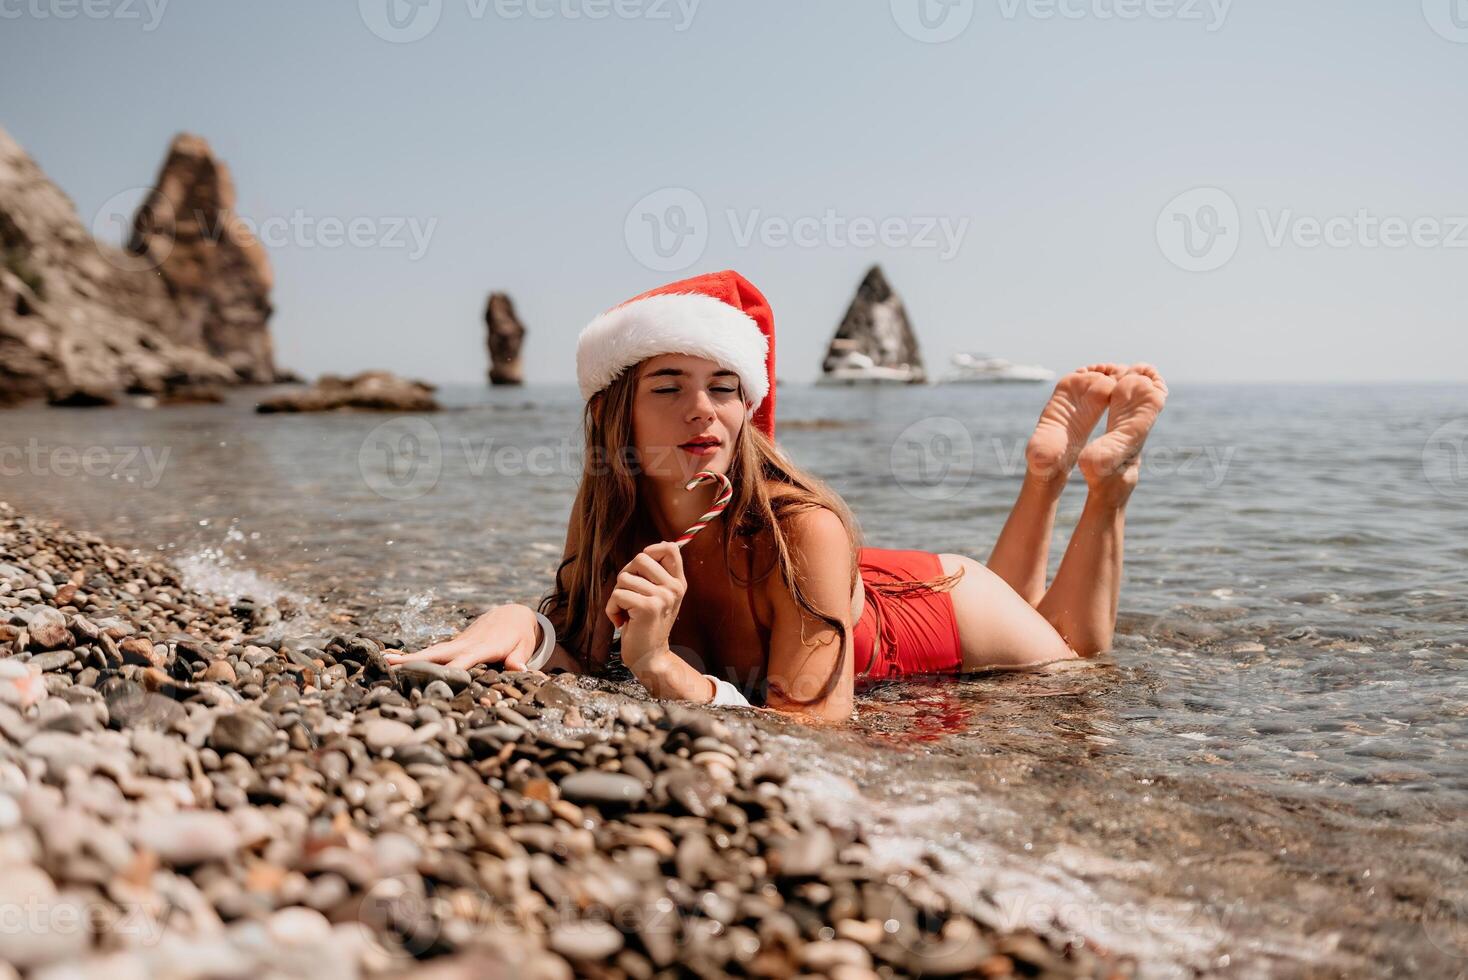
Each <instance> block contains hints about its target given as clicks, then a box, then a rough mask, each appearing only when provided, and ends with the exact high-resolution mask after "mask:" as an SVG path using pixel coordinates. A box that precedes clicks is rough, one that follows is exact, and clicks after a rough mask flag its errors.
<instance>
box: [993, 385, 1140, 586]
mask: <svg viewBox="0 0 1468 980" xmlns="http://www.w3.org/2000/svg"><path fill="white" fill-rule="evenodd" d="M1124 371H1125V368H1123V367H1122V366H1121V365H1118V364H1092V365H1089V366H1087V367H1084V368H1081V369H1080V370H1079V371H1072V372H1071V373H1070V374H1067V375H1066V376H1065V377H1063V378H1061V379H1060V381H1059V383H1057V384H1056V385H1055V392H1054V394H1052V395H1051V396H1050V401H1049V403H1048V404H1047V405H1046V406H1045V409H1044V411H1042V412H1041V413H1040V421H1039V423H1038V424H1037V425H1036V426H1035V433H1034V435H1032V436H1030V441H1029V445H1027V446H1026V447H1025V477H1024V482H1023V483H1021V484H1020V488H1019V497H1018V499H1016V500H1015V502H1014V508H1013V509H1012V510H1011V511H1010V512H1009V519H1008V520H1006V521H1005V522H1004V529H1003V530H1002V531H1000V532H999V540H998V541H996V542H995V543H994V550H993V552H991V553H990V555H989V563H988V564H989V568H990V570H991V571H993V572H994V574H996V575H998V576H999V577H1000V578H1001V579H1003V580H1004V581H1005V582H1007V583H1009V586H1010V588H1012V589H1014V591H1015V592H1018V593H1019V594H1020V596H1021V597H1022V598H1023V599H1024V600H1025V601H1026V602H1028V603H1029V604H1030V605H1032V606H1033V605H1035V604H1037V603H1038V602H1039V601H1040V599H1041V597H1042V596H1044V594H1045V572H1046V570H1047V567H1048V565H1049V563H1050V537H1051V534H1052V532H1053V531H1054V529H1055V510H1056V507H1057V506H1058V505H1059V503H1060V492H1061V491H1062V490H1064V489H1065V483H1066V481H1067V480H1068V479H1069V478H1070V471H1071V468H1072V467H1073V466H1075V463H1076V459H1077V458H1078V457H1079V456H1080V453H1081V450H1082V448H1083V447H1084V446H1085V444H1086V440H1087V439H1088V438H1090V435H1091V430H1092V429H1094V428H1096V423H1097V422H1099V421H1100V420H1101V415H1102V413H1103V412H1105V411H1106V406H1107V405H1108V404H1109V402H1110V398H1111V392H1112V389H1113V388H1115V387H1116V379H1117V377H1119V376H1121V374H1123V373H1124Z"/></svg>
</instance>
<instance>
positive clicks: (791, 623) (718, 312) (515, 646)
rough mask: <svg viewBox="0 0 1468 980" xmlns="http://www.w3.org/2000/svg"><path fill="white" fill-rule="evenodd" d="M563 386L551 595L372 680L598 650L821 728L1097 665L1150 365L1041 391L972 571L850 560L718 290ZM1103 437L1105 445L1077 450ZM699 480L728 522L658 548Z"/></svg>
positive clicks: (752, 318) (594, 662) (699, 506)
mask: <svg viewBox="0 0 1468 980" xmlns="http://www.w3.org/2000/svg"><path fill="white" fill-rule="evenodd" d="M576 366H577V378H578V381H579V383H580V386H581V392H582V395H583V397H585V398H586V399H587V406H586V412H585V422H584V424H585V439H586V462H585V465H584V467H583V473H582V478H581V484H580V488H579V489H578V491H577V494H576V500H575V503H574V504H573V505H572V509H571V519H570V523H569V526H568V528H567V532H566V548H565V553H564V556H563V559H562V562H561V565H560V567H559V569H558V570H557V573H556V583H555V588H554V590H553V591H552V592H551V594H550V595H548V596H547V597H546V598H545V599H544V600H542V601H541V603H540V611H539V612H536V611H535V610H532V609H530V608H529V607H528V606H523V605H516V604H507V605H502V606H498V607H496V608H494V609H492V610H490V611H489V612H487V613H485V614H484V615H482V616H480V617H479V618H478V619H477V620H475V621H474V623H473V624H472V625H470V626H469V627H468V628H466V629H465V630H464V631H463V632H462V633H460V634H459V635H458V636H456V637H454V638H453V639H451V640H446V641H444V642H442V643H437V644H434V645H433V646H430V647H427V648H426V649H424V650H421V651H418V652H416V653H411V654H401V655H391V656H390V658H389V659H390V661H391V662H394V663H404V662H408V661H414V660H426V661H431V662H433V663H443V664H449V665H452V666H455V667H462V668H468V667H471V666H474V665H475V664H481V663H500V662H502V663H504V664H505V666H506V667H507V668H509V669H514V670H519V669H524V668H525V667H526V665H527V663H530V664H533V665H538V666H541V667H542V669H545V670H556V669H564V670H570V671H577V672H591V671H595V670H598V669H600V668H601V667H603V666H604V665H605V664H606V662H607V659H608V655H609V653H610V650H611V643H612V633H613V627H614V626H620V627H621V628H622V632H621V651H620V652H621V659H622V662H623V664H625V665H626V667H627V668H628V669H630V670H631V671H632V673H633V674H634V675H636V677H637V678H638V679H639V680H640V681H641V682H642V683H643V685H644V686H645V687H646V688H647V690H648V692H649V693H650V694H651V695H652V696H654V697H657V698H671V699H681V700H687V701H694V702H701V703H714V704H748V703H754V704H760V703H763V705H764V706H766V707H768V708H772V709H775V710H778V711H782V712H786V713H790V714H794V715H797V716H800V717H802V718H803V719H804V720H807V721H842V720H846V719H848V718H849V717H850V715H851V712H852V707H853V691H854V689H855V686H856V684H857V683H858V681H859V680H860V681H863V682H865V681H868V680H885V679H891V678H897V677H905V676H912V675H922V674H929V675H931V674H957V673H963V672H966V671H973V670H978V669H981V668H987V667H996V666H1008V667H1017V666H1023V665H1032V664H1042V663H1049V662H1053V661H1058V660H1066V659H1073V658H1076V657H1093V656H1095V655H1096V654H1098V653H1100V652H1102V651H1104V650H1107V649H1108V648H1109V647H1110V645H1111V636H1112V630H1113V629H1114V627H1115V625H1116V606H1117V597H1118V593H1119V590H1120V587H1121V566H1122V537H1123V525H1124V522H1125V511H1126V503H1127V498H1128V497H1129V496H1130V495H1131V492H1132V488H1133V487H1134V486H1135V485H1136V482H1137V475H1138V470H1139V453H1140V451H1141V448H1142V443H1143V441H1144V440H1145V439H1146V438H1147V433H1148V431H1149V430H1150V429H1151V428H1152V424H1153V423H1154V422H1155V421H1156V419H1157V415H1158V413H1159V412H1160V411H1161V410H1162V405H1163V402H1164V401H1165V400H1166V398H1167V385H1166V384H1165V383H1164V382H1163V380H1162V377H1161V375H1159V374H1158V373H1157V371H1156V370H1155V369H1154V368H1153V367H1152V366H1151V365H1148V364H1133V365H1131V366H1130V367H1124V366H1122V365H1118V364H1092V365H1090V366H1088V367H1085V368H1082V369H1080V370H1078V371H1075V372H1072V373H1071V374H1068V375H1066V376H1065V377H1064V378H1062V379H1061V380H1060V382H1059V383H1058V384H1057V385H1056V386H1055V392H1054V394H1053V395H1052V396H1051V398H1050V402H1049V404H1047V405H1046V406H1045V408H1044V411H1043V412H1041V414H1040V421H1039V424H1038V425H1037V426H1036V428H1035V433H1034V435H1032V436H1031V437H1030V440H1029V444H1028V446H1027V448H1026V461H1027V467H1026V474H1025V477H1024V481H1023V484H1022V486H1021V488H1020V492H1019V498H1018V500H1017V501H1016V502H1015V505H1014V509H1013V511H1012V512H1011V513H1010V515H1009V519H1008V521H1007V522H1006V523H1005V525H1004V529H1003V531H1002V532H1001V533H1000V535H999V540H998V542H997V543H996V544H995V545H994V550H993V552H992V553H991V555H990V556H989V562H988V564H987V565H983V564H980V563H979V562H977V561H975V560H974V559H972V558H968V557H966V556H963V555H956V554H933V553H930V552H926V551H909V550H899V549H884V548H869V547H864V546H863V545H862V543H861V535H860V531H859V530H858V528H857V526H856V522H855V520H854V519H853V518H852V515H851V513H850V511H849V510H848V509H847V507H846V505H845V503H844V502H843V501H842V500H841V498H840V497H839V496H837V495H836V494H835V493H834V492H832V491H831V489H830V488H829V487H827V486H826V485H825V484H824V483H822V482H821V481H820V480H818V479H816V478H815V477H813V476H811V475H810V474H808V473H806V472H805V471H803V470H802V469H800V468H799V467H798V466H796V465H795V464H794V463H793V462H792V461H790V460H789V459H788V458H786V456H785V455H784V454H783V452H781V451H780V450H779V449H778V448H776V446H775V443H774V440H773V434H774V402H775V390H774V327H773V317H772V315H771V312H770V308H769V304H768V303H767V302H766V301H765V298H764V297H763V296H762V295H761V294H760V293H759V291H758V290H757V289H755V288H754V286H753V285H752V284H750V283H749V282H748V281H747V280H746V279H744V277H742V276H740V275H739V274H738V273H736V272H733V271H725V272H718V273H711V274H708V275H703V276H697V277H694V278H692V279H686V280H683V281H680V282H676V283H672V284H670V285H667V286H662V287H659V288H658V289H655V290H651V291H650V292H647V293H643V294H642V295H640V296H637V297H634V298H633V299H631V300H628V301H627V302H626V303H623V304H621V305H620V306H617V307H614V308H613V309H611V310H608V311H607V312H606V313H603V314H601V315H600V316H598V317H597V318H596V319H594V320H593V321H592V322H591V323H590V324H589V325H588V326H587V327H586V328H585V329H584V330H583V331H582V332H581V335H580V338H579V340H578V341H577V351H576ZM1103 414H1105V415H1106V431H1105V433H1104V434H1103V435H1101V436H1099V437H1098V438H1097V439H1096V440H1095V441H1093V442H1091V443H1089V444H1087V443H1086V440H1087V438H1088V437H1089V436H1090V434H1091V431H1092V429H1094V428H1095V426H1096V424H1097V423H1098V422H1099V421H1100V419H1101V416H1102V415H1103ZM1076 465H1079V466H1080V470H1081V473H1082V474H1083V475H1084V477H1085V480H1086V485H1087V488H1088V495H1087V497H1086V503H1085V508H1084V510H1083V512H1082V514H1081V518H1080V522H1079V523H1078V524H1077V525H1076V528H1075V532H1074V533H1073V534H1072V535H1071V539H1070V545H1069V547H1067V549H1066V552H1065V555H1064V558H1063V559H1062V561H1061V563H1060V568H1059V570H1058V571H1057V572H1056V574H1055V579H1054V581H1052V582H1051V583H1050V586H1049V588H1048V589H1047V588H1046V587H1045V572H1046V565H1047V559H1048V555H1049V551H1050V538H1051V532H1052V529H1053V527H1054V523H1055V512H1056V506H1057V503H1058V501H1059V499H1060V492H1061V490H1062V489H1063V488H1064V486H1065V483H1066V481H1067V479H1068V477H1069V475H1070V472H1071V470H1072V468H1073V467H1075V466H1076ZM703 470H708V471H712V472H714V473H719V474H724V475H725V476H726V477H727V478H728V480H729V482H730V485H731V488H732V498H731V499H730V501H729V503H728V505H727V507H726V509H724V510H723V511H722V513H720V514H719V515H718V516H716V517H714V518H712V519H711V520H710V521H709V522H708V523H707V525H706V526H705V527H703V528H702V529H701V530H700V531H698V533H696V534H695V535H694V536H693V538H692V539H691V540H690V541H688V542H686V544H685V545H684V546H683V547H679V546H678V545H677V544H675V543H674V542H675V541H676V540H677V539H678V537H679V535H680V534H681V533H682V532H683V531H684V529H685V528H689V527H690V525H695V524H696V523H697V522H698V521H699V519H700V517H701V516H702V515H704V514H705V513H706V511H707V510H708V505H709V502H710V500H711V499H713V498H712V495H711V494H710V487H709V485H707V484H705V485H703V486H700V487H698V488H695V489H694V490H692V491H690V490H688V489H686V484H687V483H688V481H689V480H690V478H691V477H692V476H693V475H694V474H695V473H697V472H699V471H703ZM718 489H719V484H718V483H715V484H713V490H714V492H715V493H717V492H718ZM731 681H732V683H731ZM751 698H752V702H751Z"/></svg>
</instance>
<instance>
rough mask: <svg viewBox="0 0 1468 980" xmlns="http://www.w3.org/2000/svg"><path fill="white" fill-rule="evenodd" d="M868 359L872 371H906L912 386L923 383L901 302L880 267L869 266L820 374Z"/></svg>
mask: <svg viewBox="0 0 1468 980" xmlns="http://www.w3.org/2000/svg"><path fill="white" fill-rule="evenodd" d="M853 354H856V355H862V356H864V357H867V358H870V359H871V362H872V364H873V365H874V366H876V367H886V368H906V369H907V370H908V371H909V373H910V378H909V380H910V381H911V382H913V383H914V384H919V383H922V382H923V381H924V380H926V373H925V370H924V368H923V357H922V354H921V353H920V352H919V350H918V342H917V335H916V334H915V333H913V330H912V324H910V323H909V322H908V319H907V310H906V309H905V308H904V307H903V305H902V299H901V297H899V296H898V295H897V293H896V292H895V291H893V289H892V287H891V286H890V285H889V284H888V283H887V277H886V276H884V275H883V274H882V267H881V266H879V265H874V266H872V267H871V268H870V269H869V270H867V274H866V278H864V279H863V280H862V281H861V285H860V286H858V287H857V290H856V297H855V298H854V299H853V300H852V301H851V305H850V306H849V307H847V309H846V316H845V317H843V318H842V320H841V325H840V326H839V327H837V328H836V335H835V336H834V337H832V338H831V346H830V347H829V348H828V349H827V351H826V358H825V360H824V361H822V362H821V370H822V371H825V372H828V373H829V372H830V371H832V370H834V369H835V368H836V367H838V366H840V365H841V364H842V363H843V361H846V360H847V359H848V358H849V357H850V355H853Z"/></svg>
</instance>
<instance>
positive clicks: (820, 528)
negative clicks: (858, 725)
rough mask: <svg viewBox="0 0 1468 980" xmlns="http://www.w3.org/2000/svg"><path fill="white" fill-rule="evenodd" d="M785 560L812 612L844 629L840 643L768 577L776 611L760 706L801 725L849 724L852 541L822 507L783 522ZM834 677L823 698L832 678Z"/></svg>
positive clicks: (836, 635)
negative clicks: (800, 719)
mask: <svg viewBox="0 0 1468 980" xmlns="http://www.w3.org/2000/svg"><path fill="white" fill-rule="evenodd" d="M789 532H790V537H789V543H790V557H791V561H792V563H793V565H794V573H795V577H796V581H798V582H799V583H800V587H801V591H803V592H804V593H805V596H806V598H807V599H808V600H810V602H811V604H812V605H813V606H815V608H816V609H818V610H820V611H821V612H822V613H825V614H826V615H828V616H831V617H832V618H834V619H837V620H839V621H840V622H841V623H842V624H843V625H844V626H845V627H846V634H845V635H846V641H845V644H844V648H843V643H842V635H841V634H840V633H838V632H837V631H836V630H834V629H832V628H831V627H830V626H829V625H827V624H826V623H825V622H823V621H822V620H819V619H816V618H815V617H813V616H811V615H810V614H809V613H807V612H806V611H805V610H804V609H803V608H801V606H800V605H799V604H798V603H797V602H796V601H795V596H794V595H793V594H792V593H791V592H790V590H789V589H786V588H785V587H784V585H783V583H782V582H780V581H779V579H778V577H776V576H771V578H770V579H768V580H767V581H769V582H770V583H771V586H770V593H771V595H770V601H771V603H772V604H773V606H774V609H775V620H774V624H773V625H772V627H771V629H770V661H769V672H768V677H769V691H768V695H767V697H766V701H765V703H766V705H767V706H769V707H770V708H774V709H775V710H777V711H781V712H785V713H788V714H793V715H799V716H804V717H805V719H806V720H810V721H818V722H828V721H847V720H848V719H850V717H851V711H852V705H853V694H852V692H853V689H854V686H855V666H854V663H853V651H852V623H851V560H852V556H851V541H850V539H849V538H848V537H847V534H846V528H845V526H844V525H843V524H842V523H841V519H840V518H839V517H837V516H836V515H835V514H834V513H833V512H831V511H830V510H827V509H826V508H824V507H819V508H812V509H810V510H807V511H803V512H801V513H800V514H797V515H796V516H795V517H793V518H791V520H790V522H789ZM838 667H839V668H840V674H839V676H838V677H837V678H836V680H835V682H834V683H832V684H831V687H830V690H829V691H827V692H826V693H825V694H824V695H821V691H822V690H823V689H824V688H825V687H826V686H827V684H828V683H830V682H831V674H832V672H833V671H835V670H837V668H838Z"/></svg>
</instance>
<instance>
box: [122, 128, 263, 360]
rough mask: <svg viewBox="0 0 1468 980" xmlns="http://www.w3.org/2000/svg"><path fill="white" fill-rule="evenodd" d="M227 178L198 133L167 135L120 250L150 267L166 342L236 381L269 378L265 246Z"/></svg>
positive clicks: (221, 163) (223, 169)
mask: <svg viewBox="0 0 1468 980" xmlns="http://www.w3.org/2000/svg"><path fill="white" fill-rule="evenodd" d="M234 208H235V190H234V181H233V180H232V179H231V177H230V174H229V168H228V167H226V166H225V165H224V163H223V162H222V161H220V160H218V159H217V158H216V157H215V156H214V153H213V151H212V150H210V148H209V144H208V143H207V142H205V141H204V140H203V138H201V137H198V136H194V135H192V134H189V133H183V134H181V135H179V136H177V137H175V138H174V141H173V144H172V145H171V146H170V147H169V148H168V157H167V159H165V160H164V161H163V167H162V169H161V170H159V172H158V180H157V182H156V184H155V185H154V187H153V190H152V192H151V193H150V194H149V195H148V198H147V200H146V201H144V202H143V206H142V207H141V208H139V209H138V213H137V216H136V217H135V218H134V219H133V233H132V240H131V241H130V242H129V243H128V251H129V252H132V253H133V254H134V255H137V256H140V257H143V258H145V259H146V260H147V262H148V264H149V265H152V266H154V267H155V268H156V269H157V270H158V274H159V276H160V277H161V278H162V280H163V283H164V285H165V286H166V287H167V289H168V295H169V296H170V297H171V298H172V300H173V304H174V306H175V307H176V308H177V311H178V317H177V323H176V325H175V328H174V331H175V332H174V339H176V340H179V341H180V342H183V343H186V344H189V345H190V346H193V347H200V348H202V349H203V350H205V351H206V352H208V353H209V354H212V355H213V356H215V357H217V358H219V359H220V360H222V361H224V362H225V363H226V364H228V365H229V366H230V367H231V368H233V369H234V372H235V374H236V375H238V377H239V379H240V380H241V381H247V382H255V383H262V384H263V383H269V382H272V381H275V380H276V370H275V356H274V353H273V351H272V348H271V343H270V331H269V326H268V323H269V320H270V314H271V306H270V288H271V285H272V284H273V282H274V276H273V275H272V273H271V271H270V260H269V259H268V258H267V257H266V255H265V249H264V248H263V247H262V246H261V244H260V242H259V241H258V240H257V239H256V238H255V236H254V234H253V233H252V232H251V231H250V229H249V228H248V227H247V226H246V225H245V223H244V222H243V221H241V220H240V218H239V216H238V215H237V214H236V213H235V210H234Z"/></svg>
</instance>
